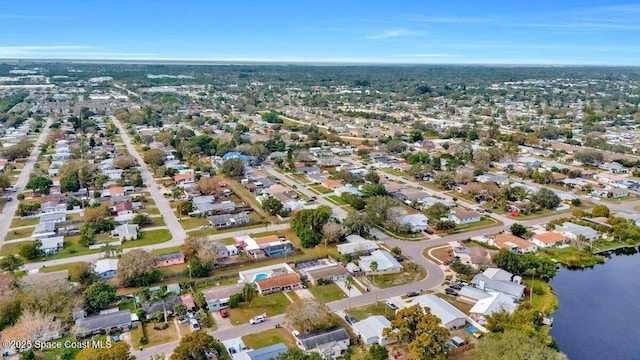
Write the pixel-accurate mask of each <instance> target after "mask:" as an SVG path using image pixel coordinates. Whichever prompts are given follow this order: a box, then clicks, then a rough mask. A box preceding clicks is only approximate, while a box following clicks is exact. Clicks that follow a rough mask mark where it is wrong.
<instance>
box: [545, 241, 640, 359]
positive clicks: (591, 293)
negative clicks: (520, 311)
mask: <svg viewBox="0 0 640 360" xmlns="http://www.w3.org/2000/svg"><path fill="white" fill-rule="evenodd" d="M634 252H635V251H634ZM639 270H640V254H634V255H617V256H616V255H614V256H612V257H611V259H608V260H607V262H606V263H605V264H602V265H596V266H595V267H594V268H592V269H584V270H568V269H562V270H561V271H559V272H558V274H557V275H556V276H555V277H554V278H553V279H552V280H551V286H553V289H554V291H555V292H556V294H557V296H558V300H559V303H560V305H559V307H558V310H556V312H555V313H554V314H553V318H554V323H553V329H552V330H551V335H552V336H553V337H554V338H555V339H556V341H557V342H558V345H559V346H560V350H562V352H564V353H565V354H567V355H568V356H569V359H579V360H588V359H598V360H603V359H615V360H627V359H640V271H639Z"/></svg>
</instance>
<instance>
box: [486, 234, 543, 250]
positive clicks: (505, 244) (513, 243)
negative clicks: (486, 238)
mask: <svg viewBox="0 0 640 360" xmlns="http://www.w3.org/2000/svg"><path fill="white" fill-rule="evenodd" d="M493 245H494V246H497V247H499V248H501V249H507V250H510V251H514V252H518V253H530V252H536V251H538V247H537V246H536V245H535V244H533V243H530V242H528V241H527V240H525V239H523V238H521V237H518V236H515V235H512V234H499V235H496V236H495V237H494V238H493Z"/></svg>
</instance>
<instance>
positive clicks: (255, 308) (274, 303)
mask: <svg viewBox="0 0 640 360" xmlns="http://www.w3.org/2000/svg"><path fill="white" fill-rule="evenodd" d="M289 304H291V302H289V299H287V297H286V296H284V294H282V293H278V294H271V295H267V296H256V298H255V299H253V301H251V305H249V304H248V303H246V302H243V303H241V304H240V306H238V307H237V308H235V309H229V319H230V321H231V323H232V324H233V325H240V324H248V323H249V320H250V319H251V318H252V317H254V316H257V315H262V314H267V317H268V316H273V315H279V314H283V313H284V312H285V311H286V309H287V306H289ZM274 325H275V324H274Z"/></svg>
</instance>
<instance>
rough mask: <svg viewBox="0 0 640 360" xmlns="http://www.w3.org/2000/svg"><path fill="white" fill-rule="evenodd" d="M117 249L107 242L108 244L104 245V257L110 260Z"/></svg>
mask: <svg viewBox="0 0 640 360" xmlns="http://www.w3.org/2000/svg"><path fill="white" fill-rule="evenodd" d="M115 251H116V249H115V248H114V247H113V245H111V243H110V242H107V243H106V244H104V257H105V258H108V257H111V256H112V255H113V254H114V253H115Z"/></svg>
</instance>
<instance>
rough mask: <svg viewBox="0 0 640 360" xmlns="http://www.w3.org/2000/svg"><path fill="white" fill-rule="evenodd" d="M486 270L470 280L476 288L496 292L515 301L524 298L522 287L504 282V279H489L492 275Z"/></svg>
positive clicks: (507, 281) (523, 287)
mask: <svg viewBox="0 0 640 360" xmlns="http://www.w3.org/2000/svg"><path fill="white" fill-rule="evenodd" d="M487 270H489V269H487ZM487 270H485V272H483V273H482V274H477V275H476V276H474V277H473V279H472V280H471V283H472V284H473V285H474V286H475V287H476V288H478V289H480V290H484V291H498V292H501V293H504V294H507V295H509V296H511V297H512V298H513V299H515V300H520V299H522V297H523V296H524V289H525V286H524V285H522V284H519V283H516V282H513V281H509V280H505V277H498V276H496V277H495V278H492V277H490V276H491V275H492V273H491V270H490V271H487ZM507 274H508V273H507ZM487 275H489V276H487Z"/></svg>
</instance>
